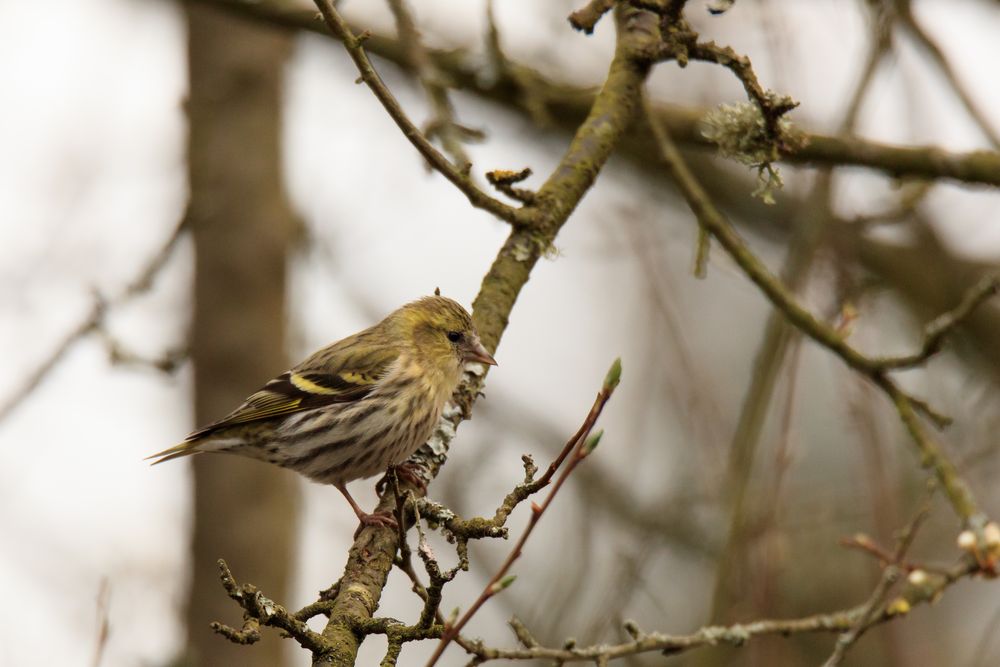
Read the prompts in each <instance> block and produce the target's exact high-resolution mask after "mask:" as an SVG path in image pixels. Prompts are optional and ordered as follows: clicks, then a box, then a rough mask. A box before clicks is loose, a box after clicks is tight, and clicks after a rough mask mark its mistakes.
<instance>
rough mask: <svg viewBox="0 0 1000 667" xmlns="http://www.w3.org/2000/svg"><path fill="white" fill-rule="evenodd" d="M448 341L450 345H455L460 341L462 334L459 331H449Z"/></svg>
mask: <svg viewBox="0 0 1000 667" xmlns="http://www.w3.org/2000/svg"><path fill="white" fill-rule="evenodd" d="M448 340H450V341H451V342H452V343H457V342H458V341H460V340H462V333H461V332H460V331H449V332H448Z"/></svg>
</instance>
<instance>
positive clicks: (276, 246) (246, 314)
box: [186, 4, 298, 667]
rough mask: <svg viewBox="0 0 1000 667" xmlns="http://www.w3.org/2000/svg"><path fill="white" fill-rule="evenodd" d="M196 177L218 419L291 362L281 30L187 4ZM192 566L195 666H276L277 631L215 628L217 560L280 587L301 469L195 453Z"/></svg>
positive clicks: (206, 414)
mask: <svg viewBox="0 0 1000 667" xmlns="http://www.w3.org/2000/svg"><path fill="white" fill-rule="evenodd" d="M186 9H187V12H188V26H189V47H188V48H189V67H190V82H191V83H190V86H191V89H190V98H189V101H188V115H189V118H190V139H189V146H188V160H189V169H190V180H191V201H190V208H189V211H188V216H189V221H190V223H191V228H192V231H193V234H194V239H195V248H196V255H197V263H196V271H195V276H196V278H195V288H194V297H195V307H194V323H193V331H192V338H191V349H192V355H193V358H194V367H195V413H196V416H197V421H198V423H199V424H203V423H206V422H209V421H212V420H214V419H218V418H220V417H222V416H223V415H225V414H226V413H227V412H229V411H230V410H231V409H233V408H234V407H236V405H238V404H239V403H240V401H241V400H242V399H243V398H245V397H246V396H247V395H248V394H250V393H252V392H253V391H254V390H256V389H257V388H259V387H260V386H261V385H262V384H263V383H264V382H266V381H267V380H268V379H270V378H271V377H272V376H273V375H275V374H276V373H279V372H280V371H282V370H283V369H284V368H285V367H286V366H287V363H286V362H287V360H286V358H285V350H284V345H285V337H284V321H285V263H286V256H287V253H288V247H289V241H290V237H291V233H292V229H293V218H292V213H291V211H290V209H289V206H288V203H287V201H286V199H285V196H284V193H283V191H282V187H281V173H280V162H281V159H280V149H279V138H280V107H281V92H282V74H283V70H284V66H285V61H286V57H287V55H288V52H289V47H290V39H289V36H288V35H287V34H286V33H283V32H281V31H275V30H272V29H270V28H264V27H260V26H257V25H255V24H252V23H249V22H244V21H242V20H240V19H236V18H234V17H233V16H232V15H230V14H228V13H224V12H221V11H219V10H216V9H214V8H212V7H208V6H204V5H197V4H188V5H186ZM194 474H195V485H194V488H195V502H194V539H193V548H192V567H193V576H192V580H191V590H190V593H189V596H188V611H187V626H188V654H189V656H188V660H189V662H190V663H192V664H197V665H200V666H203V667H221V666H225V665H241V666H247V667H254V666H258V665H259V666H260V667H265V666H266V667H274V666H276V665H280V664H282V663H283V660H282V653H283V643H282V642H281V640H280V639H279V638H278V637H277V636H276V635H275V634H274V633H265V637H264V639H263V640H262V641H261V643H260V645H258V646H256V647H254V648H253V649H247V648H244V647H239V646H235V645H232V644H230V643H229V642H227V641H226V640H225V639H223V638H222V637H219V636H217V635H215V634H214V633H213V632H212V631H211V630H210V629H209V622H211V621H213V620H221V621H224V622H227V623H229V624H231V625H235V626H237V627H238V626H239V625H240V622H241V621H240V619H239V618H238V617H237V616H236V613H235V609H236V607H235V605H233V603H232V602H231V601H230V600H229V599H228V598H227V597H226V595H225V593H224V591H223V590H222V588H221V586H220V585H219V578H218V568H217V567H216V560H217V559H218V558H220V557H222V558H225V559H226V560H227V561H228V562H229V564H230V566H231V567H232V569H233V572H234V573H235V574H236V576H237V577H239V578H241V579H244V580H247V581H253V582H255V583H257V584H258V585H259V586H261V588H262V589H263V590H264V591H265V592H266V594H267V595H270V596H273V597H274V598H275V599H278V600H282V601H287V600H288V583H289V579H290V571H291V565H292V560H293V553H294V544H295V536H296V526H297V521H296V509H297V505H298V492H297V489H296V480H295V479H294V478H293V477H292V476H291V475H290V474H289V473H287V472H284V471H281V470H279V469H277V468H275V467H272V466H267V465H264V464H261V463H257V462H254V461H249V460H244V459H241V458H239V457H235V456H223V455H219V456H215V455H205V456H198V457H195V459H194Z"/></svg>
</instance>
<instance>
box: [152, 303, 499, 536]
mask: <svg viewBox="0 0 1000 667" xmlns="http://www.w3.org/2000/svg"><path fill="white" fill-rule="evenodd" d="M470 362H475V363H482V364H490V365H494V366H495V365H496V363H497V362H496V360H494V359H493V357H492V356H490V353H489V352H487V351H486V348H484V347H483V344H482V343H481V342H480V341H479V334H478V333H477V332H476V328H475V327H474V326H473V324H472V318H471V317H470V316H469V313H467V312H466V311H465V309H464V308H462V306H460V305H459V304H457V303H456V302H454V301H452V300H451V299H447V298H445V297H443V296H428V297H424V298H422V299H419V300H417V301H414V302H413V303H408V304H406V305H405V306H403V307H402V308H400V309H398V310H396V311H394V312H393V313H391V314H390V315H389V316H388V317H386V318H385V319H384V320H382V321H381V322H379V323H378V324H376V325H375V326H373V327H371V328H369V329H365V330H364V331H361V332H359V333H356V334H354V335H353V336H349V337H347V338H345V339H343V340H341V341H339V342H336V343H334V344H332V345H329V346H327V347H325V348H323V349H322V350H319V351H318V352H316V353H315V354H313V355H312V356H310V357H309V358H308V359H306V360H305V361H303V362H302V363H301V364H299V365H298V366H295V367H294V368H292V369H291V370H290V371H286V372H284V373H282V374H281V375H279V376H278V377H276V378H275V379H273V380H271V381H270V382H268V383H267V384H266V385H264V387H263V388H262V389H261V390H260V391H258V392H257V393H255V394H253V395H252V396H250V397H249V398H248V399H247V400H246V401H245V402H244V403H243V405H241V406H240V407H238V408H236V410H234V411H233V412H231V413H230V414H229V415H227V416H226V417H224V418H223V419H221V420H219V421H217V422H214V423H212V424H209V425H208V426H205V427H204V428H200V429H198V430H197V431H195V432H194V433H192V434H191V435H189V436H188V437H187V439H185V440H184V442H182V443H181V444H179V445H177V446H176V447H171V448H170V449H166V450H164V451H162V452H160V453H158V454H154V455H152V456H150V457H148V458H150V459H156V460H155V461H154V462H153V464H154V465H155V464H157V463H163V462H164V461H169V460H171V459H175V458H178V457H182V456H188V455H191V454H200V453H202V452H225V453H228V454H239V455H241V456H247V457H250V458H253V459H259V460H261V461H267V462H268V463H273V464H275V465H279V466H281V467H283V468H289V469H291V470H295V471H296V472H299V473H302V474H303V475H305V476H306V477H308V478H309V479H312V480H314V481H317V482H320V483H325V484H332V485H334V486H335V487H337V489H339V490H340V492H341V493H342V494H344V497H345V498H347V502H349V503H350V504H351V507H352V508H353V509H354V512H355V514H357V515H358V518H359V519H360V520H361V522H362V523H364V524H369V523H381V524H394V523H395V522H394V521H393V520H392V519H391V518H387V517H385V516H384V515H381V514H367V513H365V512H364V511H362V510H361V508H360V507H358V504H357V503H356V502H355V501H354V499H353V498H352V497H351V494H349V493H348V492H347V486H346V485H347V483H348V482H350V481H352V480H355V479H361V478H364V477H371V476H372V475H376V474H378V473H380V472H384V471H385V470H386V469H387V468H389V467H390V466H399V465H400V464H401V463H403V461H405V460H406V459H407V458H409V457H410V455H411V454H413V453H414V452H415V451H416V450H417V449H418V448H419V447H420V445H422V444H423V443H424V442H426V441H427V439H428V438H430V436H431V434H432V433H433V432H434V427H435V425H436V424H437V422H438V419H439V418H440V417H441V411H442V410H443V408H444V405H445V403H446V402H447V401H448V399H449V398H451V395H452V394H453V393H454V391H455V389H456V387H457V386H458V383H459V380H460V379H461V377H462V369H463V367H464V366H465V364H466V363H470Z"/></svg>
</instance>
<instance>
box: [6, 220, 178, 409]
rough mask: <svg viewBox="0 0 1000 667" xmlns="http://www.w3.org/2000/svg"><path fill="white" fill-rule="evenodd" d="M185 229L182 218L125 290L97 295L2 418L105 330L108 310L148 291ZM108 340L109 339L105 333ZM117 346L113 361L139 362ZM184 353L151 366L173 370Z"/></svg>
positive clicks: (23, 385)
mask: <svg viewBox="0 0 1000 667" xmlns="http://www.w3.org/2000/svg"><path fill="white" fill-rule="evenodd" d="M185 230H186V221H185V220H181V221H180V222H179V223H178V224H177V226H176V227H174V230H173V231H172V232H171V234H170V236H168V237H167V239H166V241H165V242H164V244H163V245H162V246H160V248H159V250H157V251H156V253H154V254H153V256H152V257H150V259H149V261H148V262H147V263H146V264H145V265H144V266H143V267H142V270H140V271H139V274H138V275H137V276H136V277H135V279H134V280H133V281H132V282H130V283H129V284H128V285H126V287H125V289H123V290H122V291H121V293H120V294H119V295H118V296H116V297H115V298H114V299H111V300H107V299H105V298H104V297H103V296H102V295H100V294H96V293H95V294H94V302H93V305H92V306H91V307H90V312H88V313H87V316H86V317H84V318H83V320H82V321H81V322H80V323H79V324H78V325H77V326H76V327H75V328H74V329H73V330H72V331H70V332H69V333H68V334H66V336H65V337H64V338H63V339H62V342H60V343H59V345H57V346H56V347H55V349H54V350H53V351H52V352H51V353H49V356H48V357H47V358H46V359H45V361H43V362H42V363H41V364H39V365H38V367H37V368H35V370H34V371H32V372H31V373H29V374H28V377H27V378H25V380H24V381H23V382H22V383H21V386H20V387H18V388H17V389H16V390H15V391H14V392H13V393H12V394H11V395H10V396H9V397H8V398H7V400H6V401H4V402H3V403H2V404H0V421H3V420H4V419H6V418H7V417H8V416H10V414H11V413H12V412H14V410H16V409H17V408H18V407H19V406H20V405H21V404H22V403H23V402H24V401H25V399H27V398H28V397H29V396H30V395H31V393H32V392H33V391H34V390H35V389H37V388H38V386H39V385H40V384H41V383H42V382H43V381H44V380H45V378H46V377H48V375H49V373H51V372H52V371H53V370H54V369H55V367H56V366H58V365H59V362H61V361H62V360H63V358H65V356H66V355H67V354H68V353H69V351H70V350H71V349H73V347H74V346H75V345H76V344H77V343H79V342H80V341H81V340H83V339H84V338H86V337H87V336H88V335H90V334H92V333H94V332H100V331H103V328H104V322H105V318H106V316H107V312H108V310H110V309H112V308H115V307H118V306H121V305H124V304H126V303H128V302H129V301H131V300H132V299H135V298H136V297H139V296H141V295H143V294H145V293H146V292H148V291H149V290H150V289H151V288H152V287H153V283H154V281H155V280H156V277H157V276H158V275H159V274H160V271H162V270H163V267H164V266H165V265H166V264H167V261H168V260H169V259H170V257H171V256H173V253H174V250H175V249H176V248H177V245H178V242H179V241H180V239H181V237H182V236H183V233H184V231H185ZM105 340H106V341H107V340H110V339H109V338H108V337H107V336H105ZM117 349H118V351H119V353H122V352H123V350H121V348H117ZM115 350H116V348H115V347H114V346H112V345H109V346H108V351H109V353H110V354H111V357H112V361H113V362H114V361H137V360H138V359H139V357H127V356H125V355H121V356H122V358H121V359H117V358H116V355H115ZM184 356H186V354H185V352H184V351H180V350H178V351H176V352H170V353H168V354H167V356H166V357H164V358H163V359H162V360H156V361H158V362H160V363H156V362H154V363H153V364H152V365H154V366H161V367H162V370H164V371H165V372H173V370H174V369H175V368H176V366H177V364H179V363H180V362H181V361H182V360H183V358H184Z"/></svg>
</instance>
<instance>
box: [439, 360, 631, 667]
mask: <svg viewBox="0 0 1000 667" xmlns="http://www.w3.org/2000/svg"><path fill="white" fill-rule="evenodd" d="M620 377H621V360H615V363H614V364H612V365H611V370H610V371H608V375H607V377H606V378H605V380H604V385H603V386H602V387H601V391H600V392H599V393H598V394H597V398H596V399H595V401H594V405H593V407H592V408H591V409H590V412H589V413H588V414H587V417H586V419H584V421H583V424H582V425H581V426H580V429H579V430H578V431H577V432H576V434H575V435H574V436H573V438H571V439H570V441H569V442H568V443H567V444H566V446H565V447H564V448H563V451H562V452H560V453H559V456H557V457H556V458H555V460H554V461H553V462H552V464H551V465H550V466H549V469H548V471H547V472H546V475H545V476H543V478H542V479H543V480H545V483H548V478H550V477H551V476H552V474H554V473H555V471H556V470H557V469H558V468H559V466H560V465H561V464H562V462H563V461H564V460H565V459H566V457H567V456H569V454H570V453H571V452H572V457H570V459H569V462H568V463H567V464H566V467H565V468H563V469H562V472H561V473H560V474H559V477H558V478H557V479H556V481H555V483H554V484H553V485H552V489H551V490H549V493H548V495H547V496H546V497H545V500H544V501H542V503H541V505H537V504H535V503H532V505H531V517H530V518H529V520H528V525H527V526H526V527H525V529H524V532H523V533H521V536H520V537H519V538H518V540H517V542H516V543H515V544H514V547H513V548H512V549H511V550H510V553H508V554H507V558H506V559H505V560H504V562H503V563H502V564H501V565H500V567H499V568H498V569H497V571H496V572H495V573H494V574H493V576H492V577H490V580H489V581H488V582H487V584H486V587H485V588H483V591H482V593H480V594H479V597H478V598H477V599H476V601H475V602H473V603H472V606H471V607H469V609H468V610H466V612H465V613H464V614H462V616H461V618H459V619H458V621H456V622H455V623H453V624H449V625H447V626H446V627H445V631H444V634H443V635H442V636H441V641H440V642H439V643H438V645H437V648H436V649H435V651H434V653H433V655H431V657H430V659H429V660H428V661H427V667H433V666H434V665H436V664H437V661H438V659H440V657H441V656H442V655H443V654H444V651H445V649H446V648H448V644H449V643H451V641H452V640H453V639H454V638H455V637H456V636H458V635H459V634H460V633H461V632H462V628H464V627H465V625H466V624H467V623H468V622H469V620H470V619H471V618H472V617H473V616H475V614H476V612H478V611H479V609H480V608H481V607H482V606H483V605H484V604H485V603H486V601H487V600H489V599H490V598H491V597H493V596H494V595H496V594H497V593H499V592H500V591H502V590H503V589H504V588H506V587H507V586H509V585H510V584H511V583H512V582H513V579H512V578H511V577H509V576H508V573H509V572H510V568H511V566H513V565H514V562H515V561H517V559H518V558H520V557H521V552H522V550H523V549H524V545H525V544H526V543H527V541H528V538H529V537H531V533H532V532H533V531H534V529H535V526H537V525H538V522H539V520H540V519H541V518H542V515H543V514H544V513H545V510H546V509H548V507H549V506H550V505H551V504H552V500H553V499H554V498H555V496H556V494H557V493H558V492H559V489H560V488H562V486H563V483H564V482H565V481H566V480H567V479H568V478H569V476H570V475H571V474H572V473H573V470H574V469H575V468H576V467H577V466H578V465H579V464H580V462H581V461H583V460H584V459H585V458H587V456H588V455H590V453H591V452H592V451H593V450H594V447H596V446H597V443H598V442H599V441H600V438H601V433H600V432H598V433H596V434H594V435H593V436H591V431H592V430H593V428H594V424H595V423H596V422H597V419H598V417H600V416H601V411H603V410H604V406H605V405H606V404H607V402H608V400H609V399H610V398H611V395H612V394H613V393H614V391H615V387H617V386H618V382H619V379H620ZM540 481H541V480H540Z"/></svg>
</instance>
